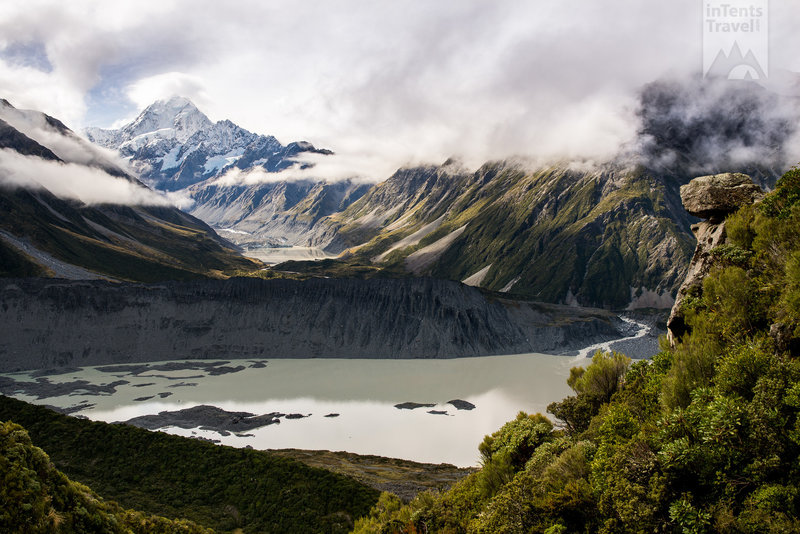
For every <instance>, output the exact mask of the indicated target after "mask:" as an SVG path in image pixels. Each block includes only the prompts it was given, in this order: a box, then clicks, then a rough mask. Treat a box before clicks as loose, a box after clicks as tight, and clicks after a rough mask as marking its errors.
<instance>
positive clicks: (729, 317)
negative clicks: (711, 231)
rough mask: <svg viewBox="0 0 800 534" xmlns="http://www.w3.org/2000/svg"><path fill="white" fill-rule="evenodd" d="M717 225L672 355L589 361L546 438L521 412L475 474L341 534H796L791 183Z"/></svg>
mask: <svg viewBox="0 0 800 534" xmlns="http://www.w3.org/2000/svg"><path fill="white" fill-rule="evenodd" d="M727 228H728V235H729V238H730V242H729V243H728V244H727V245H726V247H725V248H721V249H720V250H719V251H718V252H716V253H715V256H716V257H717V267H715V269H713V270H712V272H711V273H710V274H709V275H708V276H707V277H706V279H705V280H704V284H703V288H702V291H699V292H697V293H696V294H695V295H693V297H692V298H691V299H688V300H687V303H688V304H687V306H686V307H685V308H684V312H685V315H686V319H687V324H688V326H689V331H688V333H687V334H685V335H684V337H683V338H682V339H681V340H679V341H678V343H677V344H676V346H674V347H669V346H667V344H666V342H665V343H664V344H663V345H664V346H663V347H662V352H660V353H659V354H657V355H656V356H654V357H653V359H652V361H639V362H636V363H633V364H631V363H630V361H629V360H627V358H625V357H624V356H622V355H619V354H603V353H599V354H597V355H595V357H594V358H593V360H592V364H591V365H590V366H589V367H588V368H586V369H582V368H576V369H574V370H573V371H572V373H571V375H570V378H569V381H568V383H569V385H570V386H571V387H572V389H573V391H574V392H575V394H574V395H573V396H571V397H568V398H566V399H564V400H563V401H561V402H558V403H553V404H552V405H551V406H550V407H549V408H548V410H549V411H550V412H551V413H552V414H554V415H555V416H556V417H557V419H558V420H559V421H560V424H559V425H558V427H557V428H554V427H553V426H552V425H551V424H550V423H549V422H548V420H547V419H545V418H544V417H543V416H541V415H533V416H528V415H527V414H524V413H521V414H520V415H519V416H518V417H517V418H516V419H515V420H514V421H511V422H509V423H507V424H506V425H505V426H503V428H501V429H500V430H499V431H497V432H495V433H494V434H493V435H492V436H489V437H487V438H486V440H484V442H483V443H482V444H481V445H480V447H479V450H480V452H481V456H482V459H483V467H482V469H481V470H480V471H478V472H477V473H475V474H473V475H470V476H468V477H466V478H465V479H463V480H462V481H460V482H459V483H457V484H456V485H455V486H454V487H453V488H452V489H450V490H449V491H446V492H425V493H422V494H420V495H418V496H417V497H416V498H415V499H414V500H413V501H411V502H410V503H408V504H403V503H401V502H400V501H399V500H397V499H396V498H393V497H392V496H391V495H388V494H384V495H382V496H381V498H380V500H379V501H378V503H377V504H376V506H375V507H373V509H372V511H371V512H370V514H369V515H368V516H366V517H364V518H362V519H361V520H359V522H358V523H357V524H356V528H355V532H358V533H366V532H370V533H377V532H381V533H412V532H413V533H416V532H449V533H466V532H470V533H472V532H475V533H478V532H492V533H505V532H508V533H511V532H543V533H548V534H555V533H567V532H569V533H573V532H577V533H580V532H587V533H588V532H600V533H608V534H611V533H626V532H631V533H633V532H637V533H638V532H641V533H649V532H670V533H672V532H674V533H687V534H688V533H711V532H724V533H779V532H780V533H784V532H785V533H789V532H800V234H799V233H798V232H797V228H800V170H797V169H795V170H792V171H790V172H789V173H787V174H786V175H785V176H784V177H783V178H782V179H781V180H780V181H779V182H778V184H777V187H776V190H775V192H773V193H771V194H770V195H768V196H767V198H766V199H765V201H764V202H762V203H761V204H759V205H755V206H752V207H746V208H743V209H741V210H740V211H739V212H737V213H736V214H734V215H732V216H730V217H729V218H728V220H727Z"/></svg>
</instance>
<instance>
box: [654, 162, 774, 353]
mask: <svg viewBox="0 0 800 534" xmlns="http://www.w3.org/2000/svg"><path fill="white" fill-rule="evenodd" d="M762 198H764V191H762V190H761V188H760V187H759V186H757V185H756V184H754V183H753V180H752V179H750V177H749V176H747V175H746V174H739V173H736V174H734V173H727V174H714V175H712V176H701V177H699V178H695V179H694V180H692V181H691V182H689V183H688V184H686V185H684V186H681V200H682V201H683V207H684V208H686V211H688V212H689V213H691V214H692V215H694V216H696V217H702V218H704V219H709V220H707V221H701V222H699V223H697V224H695V225H692V233H694V236H695V237H696V238H697V247H696V248H695V251H694V256H693V257H692V262H691V263H690V264H689V270H688V272H687V273H686V278H685V279H684V281H683V284H682V285H681V287H680V289H678V295H677V296H676V298H675V304H674V305H673V306H672V311H671V312H670V315H669V319H668V320H667V337H668V338H669V341H670V343H671V344H672V345H673V346H674V345H675V343H676V341H677V340H678V338H680V337H681V336H682V335H683V334H684V333H685V332H686V330H687V326H686V323H685V322H684V316H683V309H682V306H683V302H684V300H685V299H686V296H687V295H689V294H690V293H692V292H694V293H695V294H696V295H699V294H700V293H701V292H702V288H703V279H704V278H705V277H706V276H707V275H708V273H709V272H710V271H711V268H712V267H713V266H714V262H715V261H716V259H715V258H714V256H713V255H712V254H711V250H712V249H713V248H716V247H718V246H720V245H724V244H725V242H726V240H727V232H726V230H725V216H726V215H728V214H730V213H733V212H735V211H736V210H738V209H739V208H740V207H742V206H745V205H749V204H753V203H754V202H756V201H759V200H761V199H762Z"/></svg>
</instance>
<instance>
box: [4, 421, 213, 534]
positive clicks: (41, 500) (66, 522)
mask: <svg viewBox="0 0 800 534" xmlns="http://www.w3.org/2000/svg"><path fill="white" fill-rule="evenodd" d="M0 479H1V480H2V484H1V485H0V531H2V532H9V533H12V532H29V533H38V532H41V533H46V532H64V533H68V532H75V533H90V532H98V533H100V532H107V533H111V532H113V533H120V534H122V533H142V534H145V533H151V532H160V533H164V534H167V533H186V534H191V533H206V532H210V531H209V530H207V529H205V528H202V527H200V526H198V525H196V524H194V523H191V522H188V521H184V520H178V521H170V520H168V519H164V518H163V517H157V516H148V515H145V514H142V513H140V512H135V511H132V510H125V509H123V508H122V507H120V506H119V505H118V504H116V503H114V502H107V501H104V500H102V499H101V498H100V497H98V496H97V495H96V494H95V493H94V492H93V491H92V490H91V489H89V488H87V487H86V486H84V485H82V484H78V483H77V482H72V481H71V480H69V479H68V478H67V477H66V476H65V475H64V474H63V473H61V472H60V471H58V470H57V469H56V468H55V467H53V464H52V463H51V462H50V458H48V457H47V454H45V453H44V451H42V450H41V449H40V448H38V447H34V446H33V444H32V443H31V440H30V437H28V433H27V432H26V431H25V429H24V428H22V427H21V426H19V425H17V424H14V423H12V422H5V423H3V422H0Z"/></svg>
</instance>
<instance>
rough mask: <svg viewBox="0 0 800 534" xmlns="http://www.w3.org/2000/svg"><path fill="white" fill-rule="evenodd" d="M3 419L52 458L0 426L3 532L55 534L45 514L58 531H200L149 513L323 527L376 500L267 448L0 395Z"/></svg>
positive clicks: (270, 528) (337, 527) (235, 524)
mask: <svg viewBox="0 0 800 534" xmlns="http://www.w3.org/2000/svg"><path fill="white" fill-rule="evenodd" d="M9 420H11V421H13V422H15V423H17V424H21V425H23V426H24V427H25V428H26V429H27V430H28V432H29V433H30V437H31V440H32V442H33V444H35V445H37V446H41V447H42V449H44V451H46V452H47V454H48V455H49V458H50V461H52V463H50V461H48V460H47V459H46V456H45V455H44V453H42V451H41V450H39V449H37V448H35V447H32V446H31V444H30V440H28V438H27V436H25V435H24V432H23V431H22V430H21V429H20V428H19V427H18V426H17V425H13V424H10V423H7V424H4V425H5V426H3V427H0V428H6V429H7V430H6V432H10V434H9V436H10V437H6V438H2V434H0V439H5V440H6V441H8V440H11V442H10V444H9V445H8V446H6V444H5V443H6V441H3V442H2V443H3V444H2V445H1V446H2V450H1V451H0V453H1V454H0V481H2V483H0V532H3V533H5V532H59V530H57V529H55V528H51V526H52V524H53V523H52V521H68V522H67V523H66V525H67V527H69V525H71V524H72V523H69V521H73V522H74V524H75V525H76V526H75V527H74V528H72V527H70V528H67V527H64V529H63V530H62V532H129V531H130V530H129V529H132V530H133V531H134V532H194V531H197V532H200V531H204V529H202V528H198V527H196V526H193V525H191V524H189V523H187V522H179V523H175V524H174V525H172V524H169V523H168V522H167V521H166V520H161V519H159V518H150V517H149V515H148V514H156V515H159V516H166V517H170V518H186V519H188V520H191V521H193V522H195V523H197V524H199V525H202V526H203V527H210V528H213V529H214V530H215V531H217V532H232V531H235V530H236V529H241V531H242V532H244V533H257V532H258V533H262V532H272V533H281V534H283V533H291V532H296V533H299V534H300V533H302V534H306V533H313V532H320V533H326V534H327V533H335V532H347V531H349V530H350V529H351V528H352V526H353V522H354V520H355V519H357V518H358V517H360V516H362V515H364V514H365V513H367V512H368V511H369V509H370V506H372V505H373V504H374V503H375V502H376V500H377V498H378V492H377V491H376V490H373V489H371V488H369V487H367V486H365V485H363V484H361V483H359V482H357V481H355V480H353V479H351V478H349V477H345V476H342V475H337V474H334V473H331V472H329V471H326V470H324V469H316V468H312V467H308V466H306V465H305V464H302V463H300V462H297V461H294V460H290V459H287V458H282V457H278V456H275V455H272V454H270V453H268V452H264V451H256V450H249V449H235V448H232V447H224V446H220V445H215V444H213V443H208V442H205V441H200V440H196V439H189V438H183V437H180V436H172V435H168V434H165V433H162V432H150V431H147V430H143V429H140V428H135V427H131V426H127V425H121V424H107V423H101V422H92V421H88V420H84V419H77V418H75V417H69V416H66V415H62V414H58V413H56V412H53V411H51V410H49V409H47V408H44V407H42V406H35V405H32V404H27V403H25V402H22V401H18V400H15V399H11V398H8V397H3V396H0V421H9ZM53 466H55V467H53ZM55 468H57V469H58V470H59V471H60V472H63V473H64V474H66V476H68V477H69V478H70V479H72V480H76V481H79V482H81V483H82V484H88V485H89V486H90V487H91V488H92V490H94V491H97V492H98V493H99V494H101V495H102V496H103V497H105V498H107V499H114V500H115V501H117V502H119V503H120V505H121V506H124V507H126V508H127V507H130V508H135V509H136V510H142V511H144V512H146V514H141V513H138V512H127V511H125V510H123V509H122V508H121V507H120V506H117V505H116V504H108V503H102V502H99V503H98V502H95V501H96V500H97V496H96V495H95V494H94V493H92V490H89V489H88V488H86V487H85V486H80V485H75V484H72V483H68V482H66V477H65V476H64V475H62V474H61V473H58V472H55ZM9 481H10V482H9ZM52 481H55V482H52ZM4 488H5V489H4ZM4 492H5V493H4ZM62 494H63V495H65V497H63V498H62V497H61V495H62ZM76 499H77V500H76ZM87 503H88V504H87ZM51 509H52V510H53V511H52V512H51V511H50V510H51ZM111 516H115V517H117V519H116V521H117V522H118V523H119V524H118V525H117V526H113V525H112V526H113V528H112V527H108V528H106V527H105V526H104V525H106V524H112V523H113V522H114V521H115V520H114V519H113V518H112V517H111ZM58 517H61V518H62V519H58ZM134 520H136V521H139V520H141V521H143V522H145V524H146V525H152V528H150V527H149V526H148V527H147V528H139V529H138V530H137V528H138V527H137V528H134V527H133V526H130V525H129V524H128V523H125V522H124V521H128V522H131V521H134ZM38 525H43V526H42V527H41V529H40V530H37V528H39V527H38ZM48 525H50V526H48ZM87 525H88V526H87ZM158 525H164V526H163V528H162V529H161V530H159V528H161V527H159V526H158ZM34 527H36V528H34ZM90 527H91V528H90ZM115 529H116V530H115ZM181 529H183V530H181ZM192 529H194V530H192Z"/></svg>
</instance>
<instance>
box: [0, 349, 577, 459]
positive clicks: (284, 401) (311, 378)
mask: <svg viewBox="0 0 800 534" xmlns="http://www.w3.org/2000/svg"><path fill="white" fill-rule="evenodd" d="M587 363H588V362H587V361H586V360H583V359H582V358H575V357H569V356H551V355H545V354H520V355H511V356H490V357H481V358H464V359H453V360H377V359H376V360H347V359H291V360H282V359H273V360H223V359H221V360H220V361H215V362H208V361H187V362H161V363H149V364H132V365H130V366H126V365H120V366H100V367H84V368H81V369H74V370H70V371H69V372H67V373H63V374H45V373H43V372H41V371H40V372H23V373H13V374H4V375H0V378H2V380H3V381H0V385H2V391H3V393H5V394H7V395H11V396H14V397H16V398H19V399H22V400H26V401H29V402H34V403H37V404H46V405H51V406H57V407H60V408H72V410H73V414H74V415H80V416H85V417H88V418H89V419H92V420H100V421H107V422H115V421H127V420H129V419H132V418H134V417H139V416H144V415H152V414H158V413H159V412H163V411H169V412H174V411H179V410H184V409H187V408H191V407H195V406H199V405H211V406H215V407H217V408H221V409H223V410H226V411H227V412H250V413H252V414H255V415H262V414H274V413H277V414H278V415H279V416H280V417H278V419H279V423H273V424H269V425H267V426H262V427H259V428H253V429H247V430H246V431H242V432H238V431H237V432H230V433H229V432H225V431H223V432H222V433H220V432H219V431H215V430H202V429H200V428H177V427H174V426H169V427H166V428H163V430H164V431H166V432H170V433H174V434H179V435H183V436H194V437H202V438H207V439H212V440H217V441H218V442H220V443H223V444H226V445H233V446H236V447H245V446H248V445H249V446H252V447H253V448H256V449H283V448H297V449H326V450H334V451H338V450H344V451H349V452H354V453H358V454H375V455H380V456H388V457H394V458H403V459H408V460H415V461H419V462H431V463H450V464H454V465H457V466H462V467H464V466H475V465H478V460H479V455H478V444H479V443H480V442H481V440H482V439H483V437H484V436H485V435H486V434H490V433H492V432H494V431H496V430H497V429H499V428H500V427H501V426H502V425H503V423H505V422H506V421H508V420H510V419H512V418H514V417H515V415H516V414H517V413H518V412H519V411H520V410H523V411H526V412H528V413H535V412H542V413H544V412H545V409H546V407H547V405H548V404H549V403H550V402H553V401H555V400H559V399H561V398H563V397H564V396H566V395H568V394H569V393H570V391H569V388H568V386H567V385H566V379H567V376H569V369H570V367H572V366H575V365H586V364H587ZM80 381H85V382H80ZM26 384H27V386H26ZM97 386H100V387H97ZM92 390H94V391H92ZM48 391H49V393H48ZM451 400H459V401H466V403H468V404H462V403H456V404H457V405H460V407H461V409H458V408H457V407H456V406H454V405H453V404H449V403H448V402H449V401H451ZM402 403H417V404H432V405H433V406H422V407H414V408H413V409H410V408H407V409H401V408H397V407H396V405H398V404H402ZM470 404H471V405H473V406H474V408H473V409H465V408H468V407H469V405H470ZM409 406H410V407H413V406H414V405H413V404H412V405H409ZM81 407H82V408H81ZM334 414H336V415H334ZM184 426H185V425H184ZM223 434H227V435H223Z"/></svg>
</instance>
